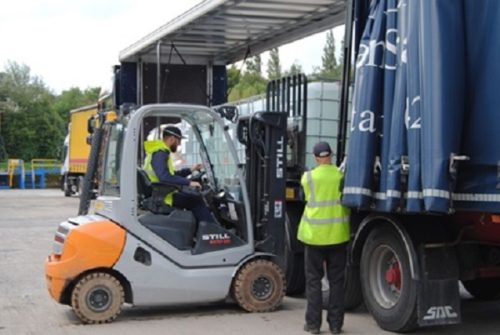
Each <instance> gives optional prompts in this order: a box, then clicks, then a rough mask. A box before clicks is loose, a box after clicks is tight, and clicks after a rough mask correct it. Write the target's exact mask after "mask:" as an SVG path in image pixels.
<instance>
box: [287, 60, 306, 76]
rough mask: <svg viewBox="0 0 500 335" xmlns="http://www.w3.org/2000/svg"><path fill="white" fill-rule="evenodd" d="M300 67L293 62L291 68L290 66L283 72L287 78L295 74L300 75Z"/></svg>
mask: <svg viewBox="0 0 500 335" xmlns="http://www.w3.org/2000/svg"><path fill="white" fill-rule="evenodd" d="M302 72H303V70H302V65H300V64H299V63H298V62H297V61H295V62H294V63H293V64H292V66H290V69H289V70H288V71H286V72H285V74H286V75H287V76H293V75H296V74H300V73H302Z"/></svg>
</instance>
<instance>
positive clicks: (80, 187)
mask: <svg viewBox="0 0 500 335" xmlns="http://www.w3.org/2000/svg"><path fill="white" fill-rule="evenodd" d="M77 188H78V190H77V192H78V195H80V194H82V190H83V176H78V184H77Z"/></svg>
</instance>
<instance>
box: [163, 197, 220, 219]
mask: <svg viewBox="0 0 500 335" xmlns="http://www.w3.org/2000/svg"><path fill="white" fill-rule="evenodd" d="M172 205H173V206H174V207H177V208H184V209H188V210H190V211H192V212H193V214H194V216H195V217H196V220H197V221H198V222H200V221H207V222H215V220H214V218H213V216H212V214H211V213H210V211H209V210H208V207H207V205H205V202H204V201H203V199H202V197H201V195H199V196H197V195H191V194H186V193H182V192H175V193H174V199H173V202H172Z"/></svg>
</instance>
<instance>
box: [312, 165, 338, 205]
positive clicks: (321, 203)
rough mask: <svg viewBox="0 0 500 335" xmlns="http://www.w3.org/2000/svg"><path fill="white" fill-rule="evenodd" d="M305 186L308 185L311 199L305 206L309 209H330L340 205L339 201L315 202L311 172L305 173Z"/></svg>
mask: <svg viewBox="0 0 500 335" xmlns="http://www.w3.org/2000/svg"><path fill="white" fill-rule="evenodd" d="M306 178H307V184H308V185H309V190H310V193H311V195H310V196H311V198H310V199H309V201H308V202H307V206H308V207H310V208H320V207H330V206H336V205H340V200H323V201H316V190H315V189H314V182H313V179H312V173H311V171H307V172H306Z"/></svg>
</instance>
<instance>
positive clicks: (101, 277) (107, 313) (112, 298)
mask: <svg viewBox="0 0 500 335" xmlns="http://www.w3.org/2000/svg"><path fill="white" fill-rule="evenodd" d="M124 301H125V293H124V290H123V286H122V285H121V283H120V281H119V280H118V279H116V278H115V277H113V276H112V275H110V274H108V273H104V272H93V273H90V274H87V275H85V276H83V277H82V278H81V279H80V280H78V282H77V283H76V285H75V287H74V289H73V292H72V294H71V305H72V307H73V311H74V312H75V314H76V316H78V318H79V319H80V320H81V321H82V322H83V323H87V324H93V323H106V322H111V321H113V320H114V319H116V317H117V316H118V314H120V312H121V310H122V305H123V302H124Z"/></svg>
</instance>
